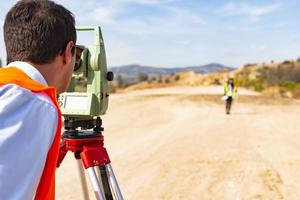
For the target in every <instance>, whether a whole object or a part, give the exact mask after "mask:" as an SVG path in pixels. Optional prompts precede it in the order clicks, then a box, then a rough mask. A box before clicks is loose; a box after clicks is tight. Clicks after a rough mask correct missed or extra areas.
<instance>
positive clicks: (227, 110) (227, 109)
mask: <svg viewBox="0 0 300 200" xmlns="http://www.w3.org/2000/svg"><path fill="white" fill-rule="evenodd" d="M231 105H232V97H228V99H227V100H226V114H230V109H231Z"/></svg>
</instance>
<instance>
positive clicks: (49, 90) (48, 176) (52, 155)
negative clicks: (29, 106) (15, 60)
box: [0, 67, 62, 200]
mask: <svg viewBox="0 0 300 200" xmlns="http://www.w3.org/2000/svg"><path fill="white" fill-rule="evenodd" d="M6 84H16V85H18V86H20V87H22V88H25V89H28V90H30V91H32V92H33V93H41V92H44V93H45V94H47V95H48V96H49V97H50V99H51V100H52V102H53V103H54V105H55V106H56V108H57V111H58V125H57V130H56V133H55V137H54V140H53V142H52V145H51V147H50V149H49V151H48V155H47V160H46V163H45V166H44V170H43V173H42V176H41V179H40V182H39V184H38V187H37V191H36V194H35V200H53V199H54V198H55V169H56V164H57V159H58V155H59V144H60V135H61V127H62V120H61V112H60V109H59V106H58V103H57V100H56V98H57V97H56V90H55V89H54V88H53V87H48V86H45V85H43V84H41V83H39V82H37V81H34V80H32V79H31V78H30V77H29V76H27V75H26V74H25V73H24V72H23V71H21V70H19V69H17V68H15V67H9V68H2V69H0V86H1V85H6Z"/></svg>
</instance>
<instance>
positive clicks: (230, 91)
mask: <svg viewBox="0 0 300 200" xmlns="http://www.w3.org/2000/svg"><path fill="white" fill-rule="evenodd" d="M232 93H233V92H232V85H231V84H229V85H228V96H229V97H232Z"/></svg>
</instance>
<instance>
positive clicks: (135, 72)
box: [109, 63, 235, 82]
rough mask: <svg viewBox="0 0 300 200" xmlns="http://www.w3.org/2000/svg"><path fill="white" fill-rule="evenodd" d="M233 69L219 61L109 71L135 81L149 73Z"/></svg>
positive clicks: (113, 68)
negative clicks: (186, 65)
mask: <svg viewBox="0 0 300 200" xmlns="http://www.w3.org/2000/svg"><path fill="white" fill-rule="evenodd" d="M225 70H226V71H233V70H235V68H233V67H228V66H225V65H222V64H219V63H210V64H207V65H199V66H188V67H171V68H166V67H165V68H163V67H151V66H142V65H138V64H133V65H124V66H120V67H109V71H112V72H114V74H115V76H118V75H121V76H122V78H123V79H125V80H127V81H129V82H135V81H137V79H138V76H139V75H140V74H147V75H148V77H156V76H159V75H171V74H176V73H180V72H185V71H193V72H195V73H199V74H208V73H215V72H223V71H225Z"/></svg>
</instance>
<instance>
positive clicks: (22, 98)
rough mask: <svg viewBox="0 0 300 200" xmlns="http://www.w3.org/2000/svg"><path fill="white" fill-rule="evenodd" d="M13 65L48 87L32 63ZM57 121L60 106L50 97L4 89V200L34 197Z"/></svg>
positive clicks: (0, 147) (0, 158) (0, 114)
mask: <svg viewBox="0 0 300 200" xmlns="http://www.w3.org/2000/svg"><path fill="white" fill-rule="evenodd" d="M9 66H14V67H17V68H18V69H20V70H22V71H23V72H25V73H26V74H27V75H28V76H29V77H30V78H32V79H33V80H35V81H38V82H40V83H42V84H44V85H47V82H46V81H45V79H44V77H43V76H42V75H41V74H40V72H39V71H38V70H37V69H36V68H34V67H33V66H31V65H30V64H28V63H25V62H13V63H10V64H9ZM9 66H8V67H9ZM57 122H58V114H57V110H56V107H55V106H54V104H53V103H52V101H51V100H50V98H49V97H48V96H47V95H46V94H43V93H40V94H34V93H32V92H31V91H29V90H27V89H24V88H21V87H19V86H17V85H14V84H8V85H4V86H0V199H5V200H18V199H22V200H32V199H33V198H34V196H35V192H36V189H37V186H38V183H39V181H40V177H41V175H42V172H43V169H44V165H45V161H46V158H47V154H48V151H49V148H50V147H51V144H52V141H53V139H54V136H55V131H56V128H57Z"/></svg>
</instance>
